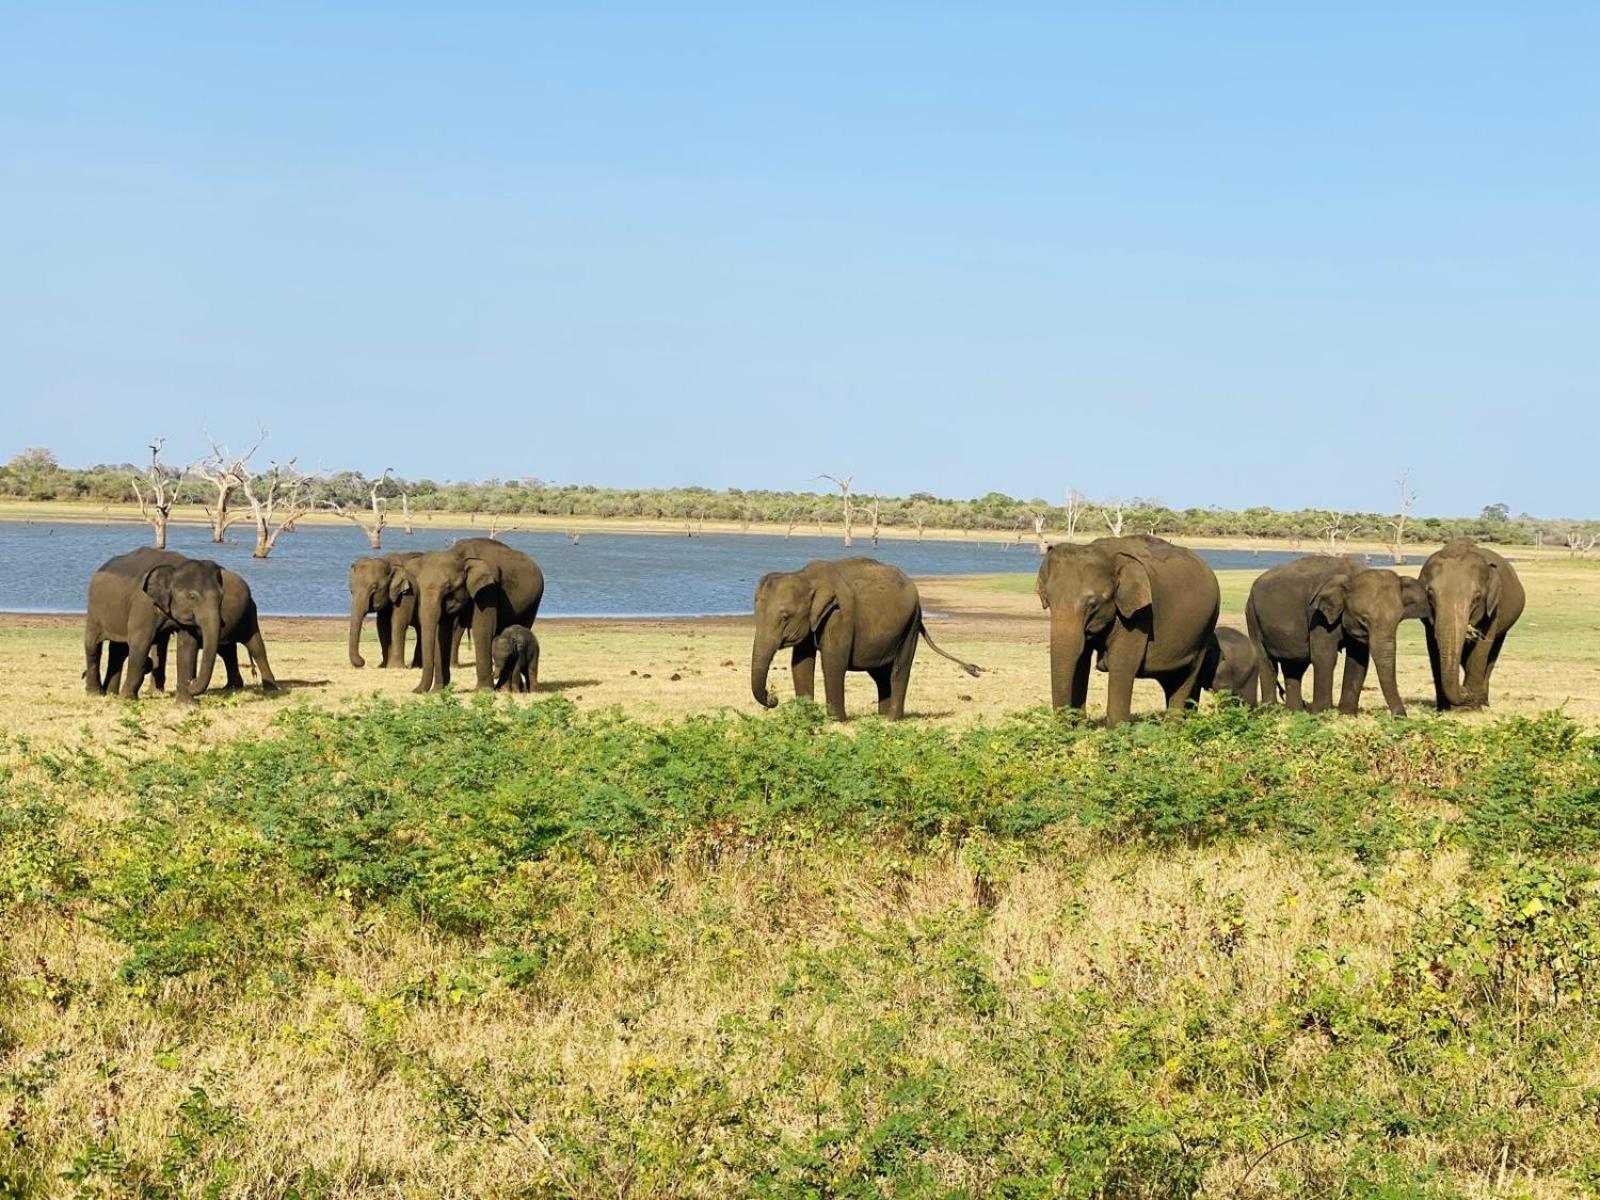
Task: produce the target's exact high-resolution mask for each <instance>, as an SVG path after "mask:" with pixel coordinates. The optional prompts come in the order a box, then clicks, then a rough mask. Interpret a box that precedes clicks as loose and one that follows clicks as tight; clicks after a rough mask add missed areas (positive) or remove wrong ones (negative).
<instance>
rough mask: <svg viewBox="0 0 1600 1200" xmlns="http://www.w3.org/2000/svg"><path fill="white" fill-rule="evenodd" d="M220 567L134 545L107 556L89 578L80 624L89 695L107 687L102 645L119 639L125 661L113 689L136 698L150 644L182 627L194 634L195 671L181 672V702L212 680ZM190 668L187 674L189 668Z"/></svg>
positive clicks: (219, 611) (218, 628)
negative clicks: (197, 658) (197, 660)
mask: <svg viewBox="0 0 1600 1200" xmlns="http://www.w3.org/2000/svg"><path fill="white" fill-rule="evenodd" d="M222 593H223V584H222V568H221V567H219V566H218V565H217V564H216V563H214V562H211V561H210V560H208V559H192V558H188V557H186V556H184V555H182V554H179V553H177V552H176V551H172V550H152V549H148V548H145V549H139V550H133V551H130V552H129V553H127V554H119V555H117V556H116V557H115V558H112V559H108V560H107V561H106V562H105V563H103V564H102V565H101V567H100V569H99V570H97V571H96V572H95V573H94V576H93V577H92V578H91V579H90V580H89V602H88V612H87V615H86V620H85V624H84V632H83V651H84V662H85V666H84V680H85V686H86V687H87V689H88V691H89V694H90V695H104V694H105V691H106V687H107V683H108V680H103V679H102V678H101V675H100V647H101V645H102V644H104V643H108V642H109V643H112V644H116V643H121V644H122V645H123V646H124V647H125V657H126V661H127V669H126V671H124V672H121V673H120V674H118V673H113V674H114V676H115V678H116V685H115V686H116V688H117V693H118V694H119V695H120V696H122V698H123V699H125V700H132V699H136V698H137V697H138V695H139V687H140V685H141V684H142V683H143V682H144V678H145V674H146V672H147V671H148V670H149V665H150V650H151V647H153V646H155V645H156V644H157V643H158V641H160V640H161V639H162V638H164V637H165V636H169V635H171V634H172V633H173V632H177V631H181V632H183V633H186V634H188V635H190V636H192V637H194V638H196V639H197V640H198V643H199V645H200V647H201V650H202V657H201V660H200V668H199V671H198V672H197V673H196V672H192V671H191V672H190V673H189V674H188V675H180V676H179V680H178V689H177V691H178V700H179V701H180V702H186V701H188V700H190V699H192V698H193V697H195V696H198V695H200V694H201V693H202V692H204V691H205V690H206V688H208V687H209V686H211V672H212V669H213V667H215V665H216V658H217V650H218V647H219V645H220V643H221V640H222ZM191 675H192V679H191V678H190V676H191Z"/></svg>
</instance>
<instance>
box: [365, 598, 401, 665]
mask: <svg viewBox="0 0 1600 1200" xmlns="http://www.w3.org/2000/svg"><path fill="white" fill-rule="evenodd" d="M372 623H373V624H374V625H376V626H377V627H378V666H379V667H380V668H381V667H394V666H404V665H405V664H404V663H397V662H396V661H395V650H394V624H395V622H394V608H393V606H388V607H385V608H380V609H378V611H377V612H375V613H374V614H373V615H372ZM400 633H401V636H402V637H404V636H405V630H403V629H402V630H401V631H400Z"/></svg>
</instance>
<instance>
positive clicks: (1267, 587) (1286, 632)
mask: <svg viewBox="0 0 1600 1200" xmlns="http://www.w3.org/2000/svg"><path fill="white" fill-rule="evenodd" d="M1425 607H1426V600H1425V598H1424V596H1423V592H1422V585H1421V584H1419V583H1418V582H1417V581H1416V580H1415V579H1410V578H1407V577H1404V576H1401V575H1399V574H1397V573H1395V572H1394V571H1391V570H1389V569H1388V568H1385V567H1370V568H1369V567H1367V566H1364V565H1363V564H1362V563H1359V562H1357V561H1355V560H1354V559H1351V558H1341V557H1338V556H1337V555H1332V554H1310V555H1307V556H1305V557H1304V558H1297V559H1295V560H1294V561H1292V562H1287V563H1283V564H1281V565H1279V566H1276V567H1272V568H1270V569H1269V570H1267V571H1264V572H1263V573H1262V574H1261V575H1260V576H1259V577H1257V579H1256V581H1255V583H1254V584H1252V585H1251V588H1250V598H1249V600H1248V601H1246V603H1245V623H1246V625H1247V626H1248V628H1249V630H1250V640H1251V642H1252V643H1254V645H1255V653H1256V662H1257V667H1258V670H1259V673H1260V681H1261V698H1262V702H1263V703H1267V704H1270V703H1273V702H1274V701H1275V700H1276V699H1277V689H1278V671H1279V670H1280V669H1281V670H1282V671H1283V698H1284V703H1285V704H1286V705H1288V707H1289V708H1291V709H1296V710H1299V709H1304V708H1305V707H1306V704H1305V697H1304V694H1303V691H1302V681H1303V679H1304V678H1305V673H1306V669H1307V668H1308V667H1313V668H1315V674H1314V675H1313V677H1312V699H1311V705H1310V710H1311V711H1312V712H1322V711H1323V710H1325V709H1327V708H1329V707H1330V706H1331V705H1332V703H1333V671H1334V667H1335V666H1336V665H1337V663H1338V660H1339V652H1340V651H1341V650H1343V651H1344V654H1345V663H1344V683H1343V685H1342V687H1341V689H1340V693H1339V711H1340V712H1341V713H1344V714H1345V715H1347V716H1351V715H1354V714H1355V713H1356V712H1357V711H1358V710H1359V709H1360V707H1361V687H1362V685H1363V684H1364V683H1365V682H1366V678H1367V668H1368V665H1369V663H1376V665H1377V668H1378V685H1379V687H1381V688H1382V689H1383V698H1384V700H1385V702H1386V703H1387V704H1388V706H1389V711H1390V712H1391V713H1393V714H1394V715H1395V716H1397V717H1403V716H1405V715H1406V706H1405V702H1404V701H1403V700H1401V698H1400V688H1399V685H1398V683H1397V682H1396V681H1395V637H1396V633H1397V631H1398V630H1399V628H1400V622H1401V621H1404V620H1407V619H1410V618H1414V617H1420V616H1422V614H1423V611H1424V609H1425Z"/></svg>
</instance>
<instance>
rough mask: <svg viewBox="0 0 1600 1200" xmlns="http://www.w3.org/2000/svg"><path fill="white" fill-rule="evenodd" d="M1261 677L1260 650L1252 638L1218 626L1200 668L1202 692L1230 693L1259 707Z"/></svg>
mask: <svg viewBox="0 0 1600 1200" xmlns="http://www.w3.org/2000/svg"><path fill="white" fill-rule="evenodd" d="M1260 675H1261V673H1260V670H1259V669H1258V667H1257V664H1256V648H1255V646H1254V645H1252V644H1251V642H1250V638H1249V636H1248V635H1246V634H1244V633H1242V632H1240V631H1239V630H1237V629H1233V628H1230V627H1229V626H1227V625H1218V626H1217V628H1216V630H1215V632H1213V633H1212V635H1211V642H1210V644H1209V645H1207V647H1206V654H1205V661H1204V662H1203V664H1202V665H1201V667H1200V690H1201V691H1205V692H1226V693H1228V695H1230V696H1236V697H1238V698H1239V699H1240V700H1242V701H1244V702H1245V703H1246V704H1250V705H1255V704H1259V703H1260V699H1259V697H1260V694H1261V688H1260V684H1259V680H1260Z"/></svg>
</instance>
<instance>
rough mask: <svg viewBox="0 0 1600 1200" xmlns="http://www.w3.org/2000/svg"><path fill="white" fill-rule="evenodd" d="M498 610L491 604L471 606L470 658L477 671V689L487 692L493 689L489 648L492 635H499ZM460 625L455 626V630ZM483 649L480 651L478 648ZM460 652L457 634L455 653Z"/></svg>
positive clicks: (492, 665)
mask: <svg viewBox="0 0 1600 1200" xmlns="http://www.w3.org/2000/svg"><path fill="white" fill-rule="evenodd" d="M499 624H500V610H499V608H497V607H496V606H494V605H492V604H482V605H480V604H474V605H473V606H472V658H473V665H474V666H475V667H476V668H477V671H478V687H479V688H481V689H483V690H485V691H487V690H488V689H489V688H492V687H494V663H493V662H492V661H490V660H491V655H490V654H489V652H488V651H489V647H490V646H492V645H493V644H494V635H495V634H497V633H499V632H500V630H499V628H498V626H499ZM459 628H460V624H459V623H458V624H457V629H459ZM480 646H481V647H483V649H482V650H480V649H479V648H478V647H480ZM460 650H461V636H460V634H459V633H458V634H457V635H456V640H455V652H457V653H459V652H460Z"/></svg>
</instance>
